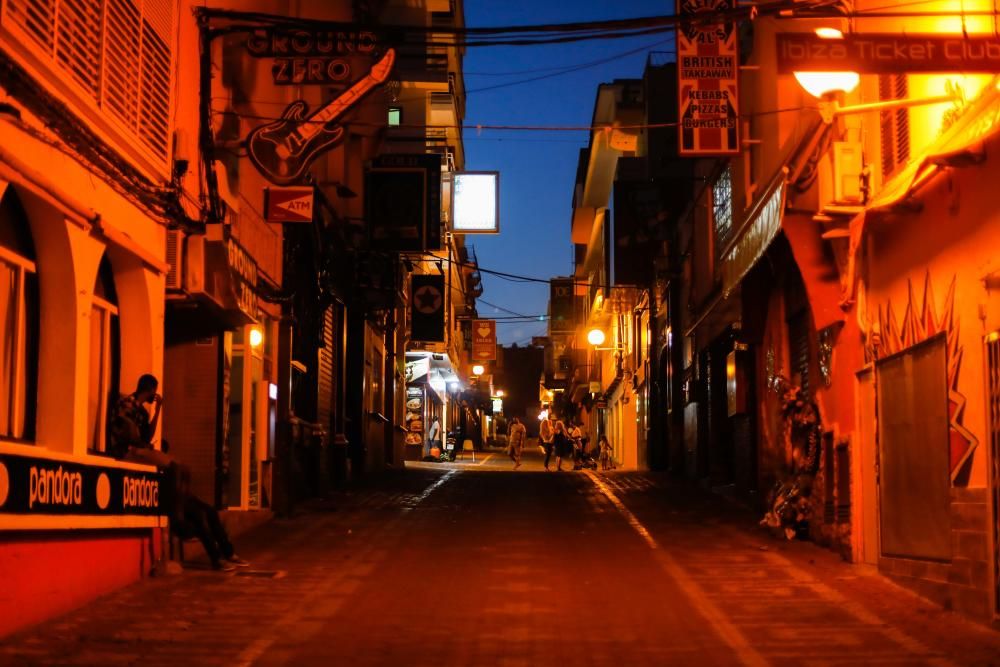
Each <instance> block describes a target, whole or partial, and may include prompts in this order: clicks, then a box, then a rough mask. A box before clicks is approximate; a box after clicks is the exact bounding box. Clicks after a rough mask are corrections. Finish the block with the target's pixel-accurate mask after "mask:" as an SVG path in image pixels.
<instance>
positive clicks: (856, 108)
mask: <svg viewBox="0 0 1000 667" xmlns="http://www.w3.org/2000/svg"><path fill="white" fill-rule="evenodd" d="M816 36H817V37H819V38H820V39H829V40H837V39H844V33H842V32H840V31H839V30H837V29H836V28H817V29H816ZM794 75H795V80H796V81H798V82H799V85H801V86H802V87H803V88H804V89H805V90H806V92H807V93H809V94H810V95H812V96H813V97H816V98H818V99H819V114H820V117H821V118H822V119H823V122H824V123H827V124H831V123H833V120H834V119H835V118H836V117H837V116H844V115H848V114H858V113H868V112H871V111H888V110H890V109H904V108H909V107H916V106H925V105H929V104H942V103H945V102H952V101H954V100H955V99H956V97H957V94H956V93H949V94H947V95H937V96H934V97H923V98H904V99H896V100H883V101H881V102H869V103H867V104H855V105H852V106H846V107H845V106H840V104H838V103H837V100H836V99H835V97H836V95H837V94H838V93H844V94H847V93H850V92H851V91H853V90H854V89H855V88H857V87H858V84H859V83H861V75H860V74H858V73H857V72H794Z"/></svg>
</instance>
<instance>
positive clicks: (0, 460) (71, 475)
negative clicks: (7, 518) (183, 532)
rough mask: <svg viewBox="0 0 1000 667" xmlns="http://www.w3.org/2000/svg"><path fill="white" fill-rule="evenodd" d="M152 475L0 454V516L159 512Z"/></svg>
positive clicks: (159, 486)
mask: <svg viewBox="0 0 1000 667" xmlns="http://www.w3.org/2000/svg"><path fill="white" fill-rule="evenodd" d="M165 501H166V499H165V498H164V497H163V478H162V476H161V475H159V474H157V473H151V472H141V471H137V470H129V469H123V468H112V467H110V466H100V465H84V464H81V463H71V462H68V461H56V460H53V459H47V458H38V457H34V456H20V455H14V454H0V515H2V514H27V515H33V516H45V515H89V516H94V515H96V516H121V515H146V516H156V515H160V514H163V513H164V512H163V508H164V507H165V504H166V503H165Z"/></svg>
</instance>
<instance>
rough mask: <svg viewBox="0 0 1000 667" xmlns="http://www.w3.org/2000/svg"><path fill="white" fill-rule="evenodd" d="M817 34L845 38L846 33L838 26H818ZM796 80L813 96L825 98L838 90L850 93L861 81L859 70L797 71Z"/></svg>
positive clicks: (824, 36)
mask: <svg viewBox="0 0 1000 667" xmlns="http://www.w3.org/2000/svg"><path fill="white" fill-rule="evenodd" d="M816 36H817V37H820V38H821V39H844V33H842V32H840V31H839V30H837V29H836V28H817V29H816ZM795 80H796V81H798V82H799V85H800V86H802V87H803V88H805V90H806V92H807V93H809V94H810V95H812V96H813V97H816V98H819V99H823V98H824V97H827V96H829V95H833V94H835V93H838V92H842V93H845V94H846V93H850V92H851V91H852V90H854V89H855V88H857V87H858V84H859V83H861V75H860V74H858V73H857V72H795Z"/></svg>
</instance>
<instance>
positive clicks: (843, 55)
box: [777, 33, 1000, 74]
mask: <svg viewBox="0 0 1000 667" xmlns="http://www.w3.org/2000/svg"><path fill="white" fill-rule="evenodd" d="M777 47H778V73H779V74H792V73H793V72H824V71H825V72H842V71H843V72H858V73H859V74H898V73H906V72H924V73H935V72H938V73H943V72H987V73H996V72H1000V37H997V36H995V35H988V36H981V35H976V36H969V37H964V36H962V35H902V34H881V33H851V34H847V35H844V37H843V38H842V39H823V38H822V37H820V36H818V35H816V34H814V33H781V34H779V35H777Z"/></svg>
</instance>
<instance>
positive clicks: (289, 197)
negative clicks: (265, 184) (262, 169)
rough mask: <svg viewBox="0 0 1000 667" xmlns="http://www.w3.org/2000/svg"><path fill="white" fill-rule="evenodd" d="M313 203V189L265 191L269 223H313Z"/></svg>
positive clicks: (299, 188) (273, 189)
mask: <svg viewBox="0 0 1000 667" xmlns="http://www.w3.org/2000/svg"><path fill="white" fill-rule="evenodd" d="M313 201H314V192H313V189H312V188H311V187H298V188H265V189H264V210H265V211H266V212H267V213H266V217H267V221H268V222H312V220H313Z"/></svg>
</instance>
